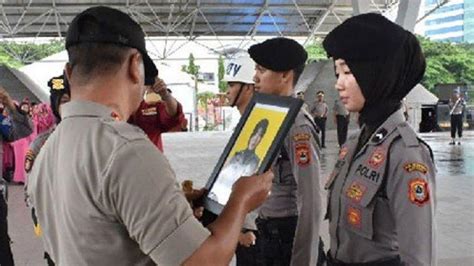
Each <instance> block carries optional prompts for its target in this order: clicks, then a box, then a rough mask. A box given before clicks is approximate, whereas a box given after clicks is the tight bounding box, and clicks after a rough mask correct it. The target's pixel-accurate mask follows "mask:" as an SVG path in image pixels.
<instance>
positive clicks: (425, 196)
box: [408, 178, 430, 207]
mask: <svg viewBox="0 0 474 266" xmlns="http://www.w3.org/2000/svg"><path fill="white" fill-rule="evenodd" d="M408 198H409V199H410V202H411V203H413V204H416V205H418V206H419V207H421V206H423V205H425V204H426V203H427V202H428V201H429V200H430V191H429V188H428V182H427V181H426V180H425V179H423V178H412V179H410V182H409V183H408Z"/></svg>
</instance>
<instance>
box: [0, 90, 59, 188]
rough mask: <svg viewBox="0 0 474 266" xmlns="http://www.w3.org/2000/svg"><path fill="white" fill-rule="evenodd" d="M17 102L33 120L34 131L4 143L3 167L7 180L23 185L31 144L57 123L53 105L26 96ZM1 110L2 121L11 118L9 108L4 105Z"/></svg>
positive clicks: (0, 107) (22, 110) (21, 109)
mask: <svg viewBox="0 0 474 266" xmlns="http://www.w3.org/2000/svg"><path fill="white" fill-rule="evenodd" d="M15 104H16V105H17V106H18V107H19V110H20V111H21V112H23V113H24V114H26V115H27V116H28V117H29V118H30V120H31V121H32V123H33V132H32V133H31V134H30V135H29V136H27V137H24V138H21V139H19V140H16V141H14V142H10V143H9V142H4V143H3V147H2V149H3V161H2V166H3V167H2V169H3V177H4V179H5V180H6V181H8V182H11V183H13V184H19V185H23V184H25V182H26V172H25V168H24V165H25V158H26V156H27V152H28V149H29V146H30V144H31V143H32V142H33V140H34V139H35V138H36V136H38V135H40V134H41V133H43V132H45V131H48V130H49V129H50V128H52V127H53V126H54V125H55V120H54V115H53V112H52V110H51V107H50V105H49V104H47V103H36V102H33V101H30V100H29V99H28V98H24V99H23V100H21V102H19V101H17V102H15ZM0 111H1V116H0V119H1V120H2V121H4V120H5V121H8V120H10V119H11V118H10V114H9V111H8V109H7V108H5V107H4V106H3V105H1V106H0Z"/></svg>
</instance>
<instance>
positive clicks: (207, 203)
mask: <svg viewBox="0 0 474 266" xmlns="http://www.w3.org/2000/svg"><path fill="white" fill-rule="evenodd" d="M302 105H303V101H302V100H300V99H297V98H294V97H290V96H277V95H269V94H262V93H254V96H253V97H252V99H251V100H250V103H249V104H248V106H247V108H246V109H245V111H244V113H243V114H242V117H241V118H240V120H239V123H238V124H237V126H236V128H235V130H234V132H233V134H232V136H231V137H230V139H229V142H228V143H227V145H226V147H225V149H224V151H223V152H222V154H221V156H220V158H219V160H218V162H217V164H216V166H215V167H214V170H213V172H212V174H211V176H210V177H209V179H208V181H207V184H206V186H205V188H206V189H207V191H208V193H207V195H206V197H205V198H204V200H203V203H204V207H205V209H206V210H208V211H210V212H211V213H214V214H216V215H219V214H220V213H221V212H222V209H223V208H224V206H225V204H226V203H227V201H228V199H229V196H230V193H231V192H232V185H233V184H234V182H235V181H237V179H238V178H240V177H241V176H250V175H253V174H262V173H264V172H265V171H267V170H268V169H269V168H270V167H271V165H272V163H273V161H274V160H275V158H276V156H277V155H278V153H279V151H280V149H281V146H282V145H283V142H284V139H285V137H286V135H287V134H288V131H289V130H290V128H291V125H293V123H294V121H295V118H296V116H297V114H298V112H299V111H300V109H301V106H302Z"/></svg>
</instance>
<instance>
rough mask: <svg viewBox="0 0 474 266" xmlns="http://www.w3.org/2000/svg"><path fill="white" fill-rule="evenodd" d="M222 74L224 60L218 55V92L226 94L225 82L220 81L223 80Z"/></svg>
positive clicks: (223, 71)
mask: <svg viewBox="0 0 474 266" xmlns="http://www.w3.org/2000/svg"><path fill="white" fill-rule="evenodd" d="M224 73H225V67H224V58H223V57H222V56H221V55H220V56H219V59H218V66H217V78H218V83H219V92H226V90H227V82H225V81H222V80H223V79H224Z"/></svg>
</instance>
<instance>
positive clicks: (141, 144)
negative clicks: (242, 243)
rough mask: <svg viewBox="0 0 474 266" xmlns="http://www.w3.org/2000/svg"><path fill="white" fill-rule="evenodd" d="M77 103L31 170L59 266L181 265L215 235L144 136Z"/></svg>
mask: <svg viewBox="0 0 474 266" xmlns="http://www.w3.org/2000/svg"><path fill="white" fill-rule="evenodd" d="M111 114H112V110H111V109H109V108H107V107H105V106H103V105H99V104H97V103H93V102H87V101H72V102H70V103H67V104H65V105H64V106H63V120H62V122H61V124H60V125H59V126H58V127H57V128H56V130H55V131H54V132H53V133H52V134H51V136H50V137H49V139H48V140H47V141H46V143H45V145H44V146H43V148H42V149H41V151H40V153H39V155H38V157H37V159H36V162H35V164H34V166H33V168H32V170H31V172H30V176H29V178H30V180H29V186H28V191H27V192H28V194H29V196H30V198H31V202H32V204H33V206H34V207H35V208H36V213H37V216H38V221H39V223H40V224H41V225H42V227H43V233H44V235H43V238H42V241H43V244H44V247H45V250H46V251H47V252H48V253H49V254H50V255H51V257H52V259H53V260H54V262H55V263H56V264H57V265H155V264H158V265H178V264H181V263H182V262H183V261H184V260H185V259H186V258H187V257H189V256H190V255H191V254H192V253H193V252H194V251H195V250H196V249H197V248H198V247H199V246H200V245H201V243H202V242H203V241H204V240H205V239H206V238H207V237H208V236H209V234H210V233H209V232H208V231H207V230H206V229H205V228H204V227H203V226H202V225H201V224H200V223H199V222H198V221H197V220H196V219H195V218H194V216H193V214H192V211H191V209H190V207H189V205H188V203H187V201H186V199H185V197H184V195H183V193H182V192H181V190H180V189H179V185H178V183H177V181H176V179H175V176H174V173H173V171H172V170H171V168H170V165H169V163H168V161H167V160H166V158H165V157H164V156H163V154H162V153H161V152H159V151H158V149H156V147H154V146H153V144H152V143H151V142H150V140H149V139H148V138H147V136H146V135H145V134H144V133H143V131H142V130H141V129H139V128H137V127H135V126H132V125H130V124H127V123H126V122H120V121H115V120H114V119H113V118H112V116H111Z"/></svg>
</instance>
